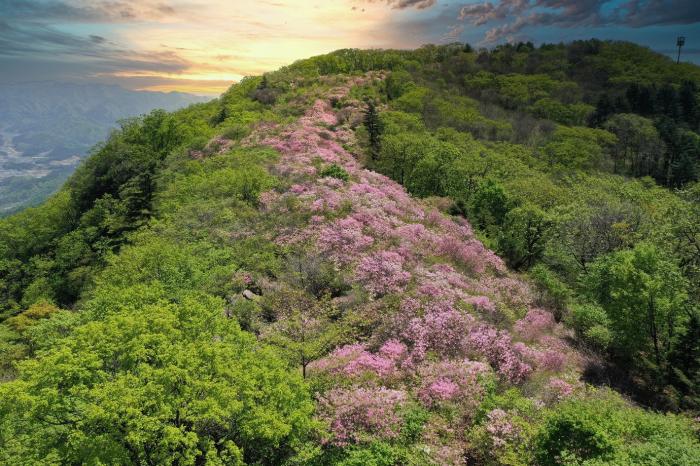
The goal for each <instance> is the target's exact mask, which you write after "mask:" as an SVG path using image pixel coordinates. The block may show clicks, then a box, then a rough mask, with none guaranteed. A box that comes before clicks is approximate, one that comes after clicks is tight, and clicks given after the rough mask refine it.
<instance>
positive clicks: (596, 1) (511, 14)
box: [459, 0, 700, 42]
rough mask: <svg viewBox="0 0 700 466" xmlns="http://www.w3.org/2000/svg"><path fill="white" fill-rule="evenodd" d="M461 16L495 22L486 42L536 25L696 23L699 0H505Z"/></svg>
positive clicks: (475, 6)
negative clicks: (620, 0)
mask: <svg viewBox="0 0 700 466" xmlns="http://www.w3.org/2000/svg"><path fill="white" fill-rule="evenodd" d="M459 19H460V20H462V21H466V22H468V23H470V24H472V25H474V26H482V25H487V24H494V27H492V28H491V29H490V30H489V31H488V32H487V33H486V38H485V40H486V42H493V41H496V40H499V39H501V38H503V37H507V36H509V35H512V34H516V33H518V32H520V31H521V30H523V29H525V28H529V27H536V26H556V27H567V28H568V27H587V26H592V27H595V26H613V25H618V26H627V27H633V28H638V27H644V26H655V25H674V24H694V23H697V22H700V8H699V7H698V0H628V1H624V2H619V1H612V0H501V1H498V2H489V1H487V2H481V3H472V4H468V5H464V6H463V7H462V9H461V10H460V14H459Z"/></svg>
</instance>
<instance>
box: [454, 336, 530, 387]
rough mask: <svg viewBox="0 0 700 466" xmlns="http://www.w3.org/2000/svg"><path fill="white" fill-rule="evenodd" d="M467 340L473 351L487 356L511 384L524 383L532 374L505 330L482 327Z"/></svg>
mask: <svg viewBox="0 0 700 466" xmlns="http://www.w3.org/2000/svg"><path fill="white" fill-rule="evenodd" d="M467 340H468V345H469V347H470V348H471V349H472V351H475V352H476V353H477V354H481V355H483V356H485V357H486V359H487V360H488V361H489V363H491V365H492V366H493V367H494V368H495V369H496V370H497V371H498V373H499V374H501V375H502V376H503V377H505V378H506V379H507V380H508V381H510V382H511V383H520V382H522V381H524V380H525V379H526V378H527V377H528V376H529V375H530V372H532V367H531V366H530V365H529V364H527V363H526V362H524V361H523V360H522V357H521V355H520V354H519V353H518V352H517V351H516V350H515V349H514V347H513V344H512V341H511V338H510V335H509V334H508V332H506V331H505V330H501V331H499V330H496V329H495V328H493V327H490V326H487V325H480V326H477V327H474V328H473V329H472V330H471V332H469V335H468V337H467Z"/></svg>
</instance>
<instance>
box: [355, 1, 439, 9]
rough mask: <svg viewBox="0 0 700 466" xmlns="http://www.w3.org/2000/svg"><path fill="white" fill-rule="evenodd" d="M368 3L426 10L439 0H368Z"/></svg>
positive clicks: (395, 7)
mask: <svg viewBox="0 0 700 466" xmlns="http://www.w3.org/2000/svg"><path fill="white" fill-rule="evenodd" d="M366 1H367V2H368V3H386V4H387V5H389V6H390V7H392V8H394V9H397V10H404V9H406V8H417V9H419V10H425V9H426V8H430V7H432V6H433V5H435V4H436V3H437V0H366Z"/></svg>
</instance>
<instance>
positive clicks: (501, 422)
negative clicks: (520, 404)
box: [486, 409, 518, 448]
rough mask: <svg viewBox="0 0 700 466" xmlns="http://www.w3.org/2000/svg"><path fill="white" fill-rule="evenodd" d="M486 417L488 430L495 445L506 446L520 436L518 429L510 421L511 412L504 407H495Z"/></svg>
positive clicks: (498, 446)
mask: <svg viewBox="0 0 700 466" xmlns="http://www.w3.org/2000/svg"><path fill="white" fill-rule="evenodd" d="M486 418H487V420H486V432H488V433H489V435H490V437H491V441H492V442H493V445H494V446H495V447H497V448H500V447H504V446H505V445H506V444H508V443H509V442H510V441H512V440H514V439H515V438H516V437H517V436H518V429H517V428H516V427H515V426H514V425H513V424H512V423H511V422H510V420H509V418H510V416H509V414H508V413H507V412H505V411H503V410H502V409H494V410H493V411H491V412H490V413H488V414H487V415H486Z"/></svg>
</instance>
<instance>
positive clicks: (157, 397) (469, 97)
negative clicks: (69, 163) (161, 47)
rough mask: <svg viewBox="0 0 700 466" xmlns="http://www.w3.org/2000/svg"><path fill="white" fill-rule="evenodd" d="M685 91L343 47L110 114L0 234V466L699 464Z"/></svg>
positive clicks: (578, 56) (630, 50) (688, 91)
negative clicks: (195, 98)
mask: <svg viewBox="0 0 700 466" xmlns="http://www.w3.org/2000/svg"><path fill="white" fill-rule="evenodd" d="M633 64H635V65H636V69H635V70H634V73H633V74H629V71H630V68H631V66H632V65H633ZM601 69H602V70H606V73H607V75H606V76H601V75H600V72H601V71H600V70H601ZM679 70H680V71H679ZM592 77H595V79H594V78H592ZM697 79H698V71H697V68H695V67H691V66H686V65H683V67H681V68H676V67H674V64H673V63H672V62H670V61H669V60H667V59H665V58H663V57H661V56H657V55H654V54H653V53H651V52H649V51H648V50H646V49H643V48H640V47H636V46H633V45H632V44H626V43H609V42H598V41H588V42H585V43H574V44H569V45H553V46H542V47H539V48H535V47H533V46H532V45H530V44H519V45H513V46H503V47H499V48H497V49H495V50H493V51H474V50H472V49H471V48H470V47H469V46H467V45H465V44H454V45H450V46H441V47H436V46H426V47H423V48H421V49H418V50H415V51H359V50H344V51H339V52H335V53H332V54H329V55H324V56H321V57H314V58H311V59H308V60H303V61H300V62H298V63H295V64H293V65H291V66H289V67H286V68H283V69H281V70H278V71H276V72H273V73H268V74H266V75H264V76H262V77H254V78H247V79H245V80H243V81H242V82H241V83H238V84H236V85H233V86H232V87H231V88H230V89H229V91H227V92H226V93H225V94H224V95H222V96H221V98H219V99H216V100H214V101H211V102H208V103H205V104H198V105H194V106H191V107H188V108H186V109H182V110H179V111H176V112H173V113H165V112H154V113H151V114H150V115H147V116H144V117H142V118H140V119H135V120H130V121H127V122H125V123H124V124H123V125H122V128H121V129H120V130H119V131H116V132H114V133H113V134H112V135H111V136H110V138H109V139H108V140H107V141H106V142H105V143H104V144H102V145H101V146H100V147H99V148H98V149H97V150H96V151H95V152H94V153H93V154H92V155H91V157H89V158H88V159H87V160H86V161H85V162H84V163H83V164H81V166H80V167H79V169H78V170H77V171H76V173H75V174H74V175H73V176H72V177H71V178H70V179H69V181H68V182H67V183H66V185H64V187H63V188H62V189H61V190H60V191H59V192H58V193H57V194H56V195H54V196H53V197H52V198H50V199H49V200H48V201H47V202H46V203H44V204H43V205H41V206H39V207H36V208H32V209H28V210H26V211H24V212H21V213H19V214H16V215H13V216H11V217H8V218H7V219H4V220H3V221H2V222H0V253H1V254H2V269H1V270H2V282H1V285H2V287H1V288H0V289H2V291H3V294H2V301H1V303H0V304H1V305H2V307H1V308H0V312H1V313H2V314H1V316H2V317H1V318H2V323H1V324H0V351H1V352H2V363H3V366H2V376H3V378H4V380H5V381H4V382H3V383H2V384H0V445H1V446H2V448H1V449H0V451H1V452H0V459H1V462H7V463H10V464H12V463H17V462H24V463H29V464H64V463H102V464H141V463H143V464H173V463H177V464H260V465H262V464H270V465H272V464H289V465H292V464H319V465H321V464H344V465H359V464H374V465H394V464H396V465H398V464H402V465H403V464H415V465H423V464H435V465H448V464H455V465H456V464H513V465H515V464H542V465H550V464H552V465H554V464H664V465H679V464H682V465H686V464H687V465H695V464H699V462H700V441H699V440H698V422H697V419H694V417H696V416H697V413H698V395H697V393H698V392H697V390H698V388H699V386H698V380H697V373H698V370H697V369H698V367H700V358H698V357H697V356H698V353H699V352H700V349H699V348H698V339H697V337H696V335H697V332H698V331H699V328H700V325H699V320H698V314H697V313H698V303H697V292H696V291H697V289H698V281H697V272H698V264H700V260H699V255H698V253H699V252H700V251H696V250H694V249H693V245H696V244H697V241H698V231H697V225H698V224H700V222H698V220H699V219H700V218H699V217H698V213H699V209H698V188H697V184H696V181H697V172H693V171H692V170H689V168H688V167H697V165H698V149H699V147H698V144H697V130H698V126H697V125H698V109H697V104H696V102H697V100H696V99H697V87H696V86H697ZM630 89H631V90H630ZM640 95H648V96H649V98H648V99H647V98H646V97H645V98H641V97H639V96H640ZM652 96H653V97H652ZM663 96H666V97H665V98H664V97H663ZM649 102H653V103H652V104H649ZM668 102H671V104H672V105H671V104H668ZM642 104H643V105H642ZM638 105H642V107H637V106H638ZM644 105H646V107H645V106H644ZM681 163H682V165H680V164H681ZM615 390H617V391H615ZM619 391H622V392H623V393H624V395H625V396H622V395H620V393H618V392H619ZM630 398H631V399H630ZM649 407H653V408H655V409H656V410H662V411H665V412H666V413H665V414H661V413H658V412H655V411H653V410H651V409H648V408H649Z"/></svg>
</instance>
